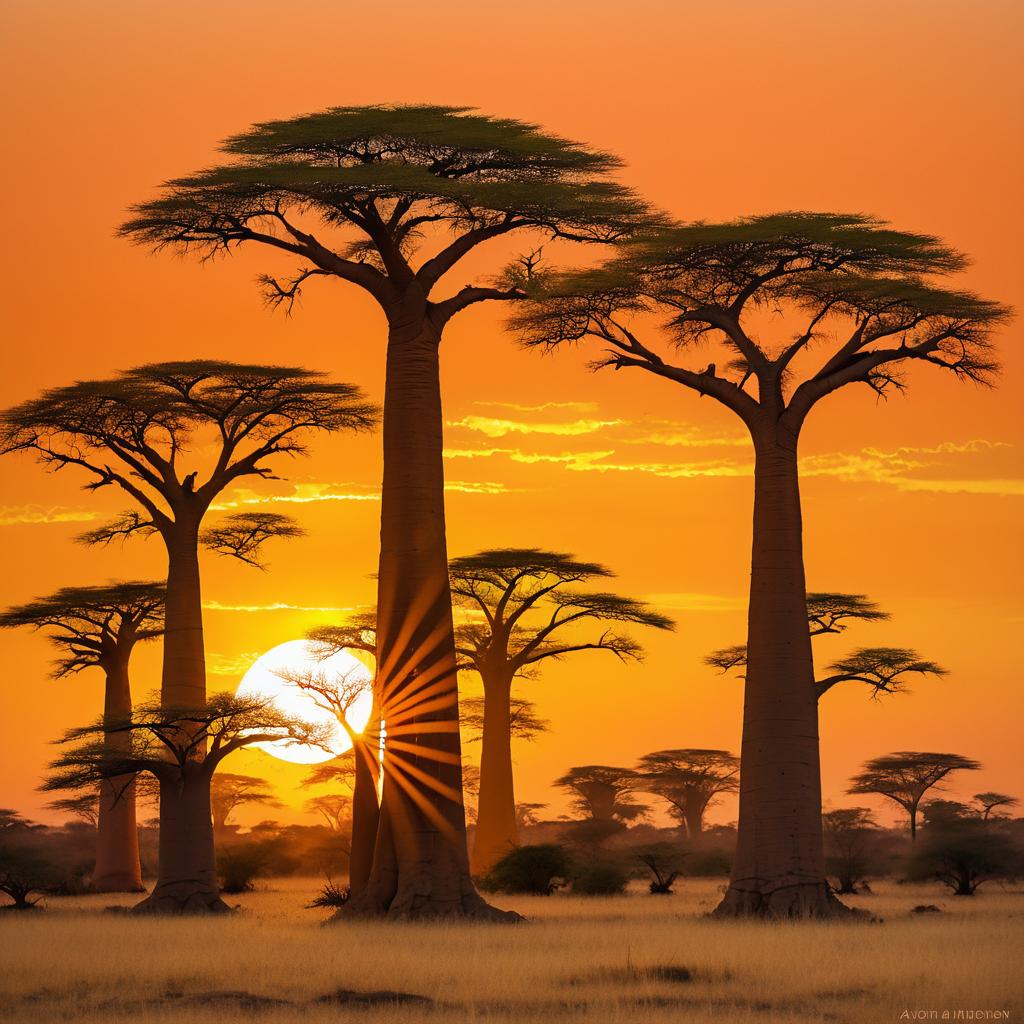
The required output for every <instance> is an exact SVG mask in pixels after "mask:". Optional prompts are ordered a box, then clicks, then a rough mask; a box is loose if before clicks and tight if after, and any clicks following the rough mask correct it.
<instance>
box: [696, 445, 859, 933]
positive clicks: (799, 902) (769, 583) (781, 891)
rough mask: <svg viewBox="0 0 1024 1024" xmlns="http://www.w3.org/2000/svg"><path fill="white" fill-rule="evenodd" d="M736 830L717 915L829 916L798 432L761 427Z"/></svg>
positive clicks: (838, 909) (836, 906)
mask: <svg viewBox="0 0 1024 1024" xmlns="http://www.w3.org/2000/svg"><path fill="white" fill-rule="evenodd" d="M754 444H755V469H754V534H753V552H752V559H751V577H750V607H749V612H748V633H747V658H748V660H747V675H746V685H745V694H744V707H743V744H742V752H741V762H742V772H741V775H740V810H739V835H738V840H737V847H736V860H735V863H734V866H733V871H732V878H731V880H730V884H729V889H728V891H727V892H726V894H725V897H724V898H723V900H722V902H721V904H720V905H719V906H718V908H717V909H716V910H715V914H716V915H718V916H768V917H825V916H833V915H835V914H837V913H842V912H843V911H845V910H846V908H845V907H843V906H842V904H840V903H839V901H838V900H836V899H835V898H834V897H833V896H832V894H831V890H830V889H829V886H828V884H827V883H826V881H825V860H824V848H823V842H822V831H821V772H820V765H819V760H818V704H817V699H816V695H815V692H814V668H813V664H812V660H811V641H810V635H809V633H808V630H807V586H806V583H805V580H804V564H803V539H802V525H801V514H800V489H799V479H798V472H797V452H796V438H795V437H794V436H792V435H789V436H786V435H784V434H783V432H782V431H777V430H776V429H774V428H773V429H771V430H765V431H763V432H762V433H761V434H760V436H759V435H758V434H757V433H756V432H755V436H754Z"/></svg>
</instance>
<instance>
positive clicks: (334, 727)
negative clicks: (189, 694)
mask: <svg viewBox="0 0 1024 1024" xmlns="http://www.w3.org/2000/svg"><path fill="white" fill-rule="evenodd" d="M314 670H315V671H317V672H326V673H335V672H337V673H346V672H350V671H351V672H355V673H356V674H357V675H358V674H359V673H360V672H361V673H362V674H363V675H364V676H365V678H366V680H367V682H369V680H370V678H371V676H370V670H369V669H368V668H367V667H366V666H365V665H364V664H363V663H362V662H361V661H359V659H358V658H355V657H353V656H352V655H351V654H349V653H348V652H347V651H339V652H338V653H337V654H332V655H331V657H330V658H327V659H324V660H321V659H320V658H318V657H317V653H316V647H315V646H314V645H313V644H311V643H310V642H309V641H308V640H288V641H287V642H285V643H283V644H278V645H277V646H276V647H272V648H271V649H270V650H269V651H267V652H266V654H263V655H261V656H260V657H259V658H257V660H256V661H255V662H254V663H253V664H252V666H251V667H250V668H249V670H248V671H247V672H246V673H245V675H244V676H242V681H241V682H240V683H239V684H238V689H237V690H236V691H235V693H236V695H237V696H239V697H271V698H273V701H274V703H275V704H276V705H277V707H278V708H279V709H280V710H281V711H283V712H284V713H285V714H287V715H294V716H295V717H296V718H300V719H302V720H303V721H306V722H312V723H313V724H315V725H323V726H325V727H328V728H329V729H330V739H329V740H328V745H329V746H330V752H328V751H327V750H324V749H322V748H321V747H314V746H310V745H308V744H299V743H288V742H287V741H285V740H275V741H274V742H271V743H254V744H253V745H252V746H253V747H255V748H256V749H257V750H262V751H264V752H265V753H267V754H270V755H271V756H272V757H276V758H278V759H279V760H281V761H291V762H293V763H294V764H319V763H320V762H321V761H330V760H331V758H333V757H337V756H338V755H339V754H342V753H344V752H345V751H346V750H348V749H349V748H350V747H351V746H352V744H351V742H350V741H349V738H348V736H346V735H345V730H344V729H342V728H341V726H340V725H339V724H338V722H337V720H336V719H335V717H334V715H332V714H331V713H330V712H328V711H324V710H323V709H322V708H318V707H317V706H316V704H314V703H313V701H312V699H311V698H310V697H308V696H306V694H304V693H303V692H302V691H301V690H299V689H298V687H295V686H292V685H291V684H289V683H287V682H285V681H284V680H283V679H282V678H281V676H280V675H279V674H278V673H281V672H291V673H302V672H308V671H314ZM372 703H373V699H372V696H371V694H370V691H369V688H367V691H366V693H365V694H363V695H362V696H361V697H359V699H358V700H357V701H356V702H355V704H354V705H353V707H352V710H351V711H350V712H349V714H348V716H347V717H348V721H349V724H350V725H352V726H353V728H355V729H356V730H358V731H360V732H361V731H362V730H363V729H365V728H366V724H367V722H369V720H370V711H371V705H372Z"/></svg>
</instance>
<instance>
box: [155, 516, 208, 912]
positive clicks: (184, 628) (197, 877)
mask: <svg viewBox="0 0 1024 1024" xmlns="http://www.w3.org/2000/svg"><path fill="white" fill-rule="evenodd" d="M194 519H195V521H194V522H193V521H191V520H185V521H183V522H181V523H179V524H177V526H176V528H175V530H174V531H173V532H172V533H171V535H170V536H168V537H167V538H165V539H166V541H167V554H168V570H167V596H166V599H165V600H166V611H165V633H164V650H163V655H164V658H163V681H162V685H161V689H160V700H161V702H162V704H163V705H164V706H165V707H184V708H188V707H201V706H203V705H204V704H205V703H206V654H205V650H204V647H203V605H202V590H201V587H200V580H199V554H198V532H199V521H198V520H199V517H198V516H196V517H194ZM199 756H200V757H201V754H200V755H199ZM159 850H160V854H159V857H160V862H159V866H158V869H157V881H156V885H155V886H154V888H153V891H152V893H150V895H149V897H148V898H147V899H145V900H143V901H142V903H140V904H139V905H138V906H137V907H135V910H136V911H137V912H140V913H157V914H175V913H203V912H208V911H213V912H218V911H223V910H226V909H227V904H226V903H224V902H223V901H222V900H221V899H220V895H219V890H218V887H217V863H216V856H215V852H214V843H213V814H212V809H211V806H210V776H209V773H208V772H207V771H206V769H205V768H203V767H202V763H201V761H200V760H199V758H198V757H197V760H196V762H194V763H190V764H189V765H188V766H187V768H186V772H185V777H184V779H183V780H178V779H162V780H161V782H160V846H159Z"/></svg>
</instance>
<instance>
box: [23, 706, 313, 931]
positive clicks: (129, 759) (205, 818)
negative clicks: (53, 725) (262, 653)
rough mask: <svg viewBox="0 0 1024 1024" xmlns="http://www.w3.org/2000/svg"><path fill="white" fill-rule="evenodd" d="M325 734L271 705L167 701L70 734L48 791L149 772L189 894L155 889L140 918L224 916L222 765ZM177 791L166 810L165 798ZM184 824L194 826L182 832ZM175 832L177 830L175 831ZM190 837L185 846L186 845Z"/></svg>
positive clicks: (167, 845) (167, 851) (167, 856)
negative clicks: (263, 747) (245, 751)
mask: <svg viewBox="0 0 1024 1024" xmlns="http://www.w3.org/2000/svg"><path fill="white" fill-rule="evenodd" d="M110 733H121V734H123V735H125V736H126V737H127V740H128V742H127V743H125V744H123V745H120V746H118V747H116V748H112V747H111V745H110V744H109V743H107V742H106V738H107V737H108V736H109V734H110ZM326 739H327V737H326V734H325V731H324V730H323V729H322V728H321V727H318V726H312V725H309V724H307V723H304V722H301V721H298V720H297V719H294V718H291V717H289V716H287V715H284V714H282V713H281V712H280V711H279V710H278V709H277V708H276V707H275V706H274V704H273V701H271V700H269V699H263V698H248V697H246V698H241V697H235V696H233V695H231V694H226V693H217V694H211V695H210V697H209V698H208V699H207V700H206V701H205V702H204V704H203V706H202V707H195V706H193V705H189V706H186V707H181V708H173V707H168V706H167V705H166V704H165V703H163V702H162V701H159V702H153V703H148V704H141V705H138V706H136V707H135V709H134V710H133V711H132V713H131V714H130V715H125V716H122V717H121V718H120V719H119V720H117V721H114V720H112V719H109V718H106V719H101V720H100V721H98V722H96V723H95V724H93V725H87V726H84V727H80V728H76V729H69V730H68V731H67V732H65V733H64V736H63V738H62V740H61V742H62V743H63V744H64V745H65V748H66V749H65V750H64V752H63V753H62V754H61V755H60V756H59V757H58V758H56V759H55V760H54V761H53V762H51V765H50V768H51V769H52V771H51V774H50V776H49V777H48V778H47V779H46V781H45V782H44V784H43V787H42V788H43V789H45V790H64V789H70V790H74V791H82V790H86V789H88V788H90V787H93V786H96V785H99V784H102V783H104V782H112V781H113V780H115V779H117V780H128V782H126V783H125V785H127V784H129V783H130V780H131V779H134V777H135V776H136V775H138V774H139V773H141V772H146V773H148V774H149V775H151V776H153V777H154V778H156V779H157V780H158V781H159V783H160V794H161V812H162V813H161V817H162V818H163V819H167V818H168V816H170V822H171V825H172V827H171V828H164V827H163V825H161V828H160V850H159V856H160V860H161V862H162V863H174V864H175V866H176V867H175V870H176V871H178V872H180V873H181V874H180V876H179V877H181V878H183V879H188V880H189V889H188V892H189V893H190V894H191V895H188V896H185V895H184V892H185V890H184V888H183V887H177V888H176V889H175V890H173V891H171V892H169V893H167V894H165V895H162V894H160V893H159V891H154V893H153V895H151V896H150V898H149V900H147V901H144V902H143V903H141V904H139V905H138V906H137V907H136V908H135V911H136V912H140V913H157V914H165V913H193V912H196V913H198V912H212V913H220V912H224V911H226V910H227V909H228V907H227V904H225V903H224V901H223V900H221V898H220V893H219V889H218V883H217V869H216V859H215V855H214V841H213V819H212V816H211V814H210V807H211V797H210V790H211V783H212V779H213V775H214V772H215V771H216V770H217V768H218V767H219V766H220V764H221V763H222V762H223V761H224V759H225V758H226V757H227V756H228V755H230V754H232V753H234V752H235V751H236V750H240V749H241V748H242V747H246V746H251V745H252V744H253V743H270V742H274V741H286V742H291V743H297V744H316V745H321V746H322V745H323V744H324V742H325V741H326ZM168 790H176V791H177V792H178V794H180V795H179V797H178V799H177V800H176V801H175V802H174V803H173V804H169V803H168V802H167V801H166V800H165V799H164V795H165V794H166V793H167V791H168ZM179 818H184V819H185V820H186V821H187V822H188V824H189V827H188V829H187V830H184V829H182V828H181V827H180V820H178V819H179ZM174 826H178V827H174ZM183 838H184V839H185V841H184V842H182V839H183Z"/></svg>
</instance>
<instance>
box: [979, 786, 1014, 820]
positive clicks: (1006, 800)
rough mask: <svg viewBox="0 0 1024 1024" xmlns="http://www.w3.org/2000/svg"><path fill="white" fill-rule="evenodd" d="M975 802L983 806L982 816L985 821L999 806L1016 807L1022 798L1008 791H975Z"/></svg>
mask: <svg viewBox="0 0 1024 1024" xmlns="http://www.w3.org/2000/svg"><path fill="white" fill-rule="evenodd" d="M974 802H975V803H976V804H977V805H978V806H979V807H980V808H981V816H982V818H983V819H984V820H985V821H988V819H989V818H990V817H991V816H992V812H993V811H994V810H995V809H996V808H997V807H1006V808H1009V807H1016V806H1017V805H1018V804H1019V803H1020V800H1018V799H1017V797H1015V796H1009V795H1008V794H1006V793H991V792H990V793H975V794H974Z"/></svg>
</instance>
